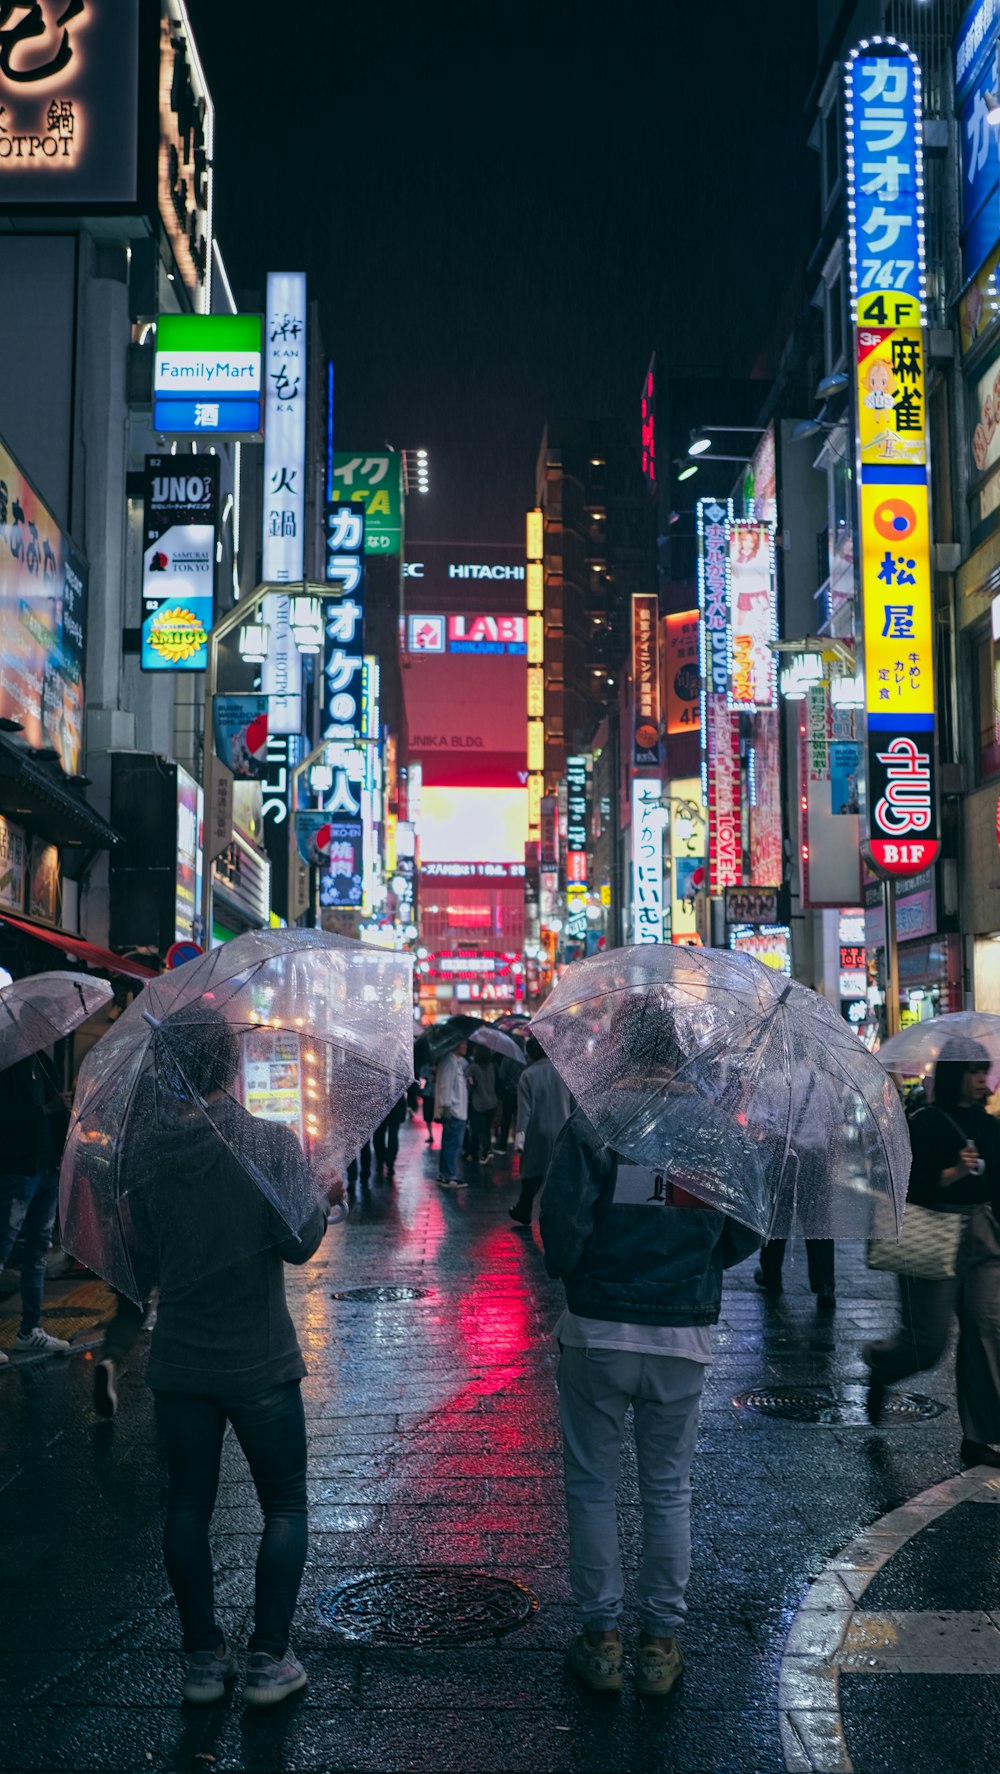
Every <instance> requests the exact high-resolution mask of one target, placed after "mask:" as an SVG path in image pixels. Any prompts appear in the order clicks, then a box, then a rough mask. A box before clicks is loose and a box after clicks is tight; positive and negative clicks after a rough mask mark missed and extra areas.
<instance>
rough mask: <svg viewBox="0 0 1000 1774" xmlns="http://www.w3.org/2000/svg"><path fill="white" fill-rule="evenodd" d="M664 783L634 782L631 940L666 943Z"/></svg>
mask: <svg viewBox="0 0 1000 1774" xmlns="http://www.w3.org/2000/svg"><path fill="white" fill-rule="evenodd" d="M662 800H663V784H662V782H661V781H660V780H659V779H658V778H654V777H650V776H645V777H643V776H636V777H633V780H632V941H633V942H634V943H651V942H662V941H663V807H662Z"/></svg>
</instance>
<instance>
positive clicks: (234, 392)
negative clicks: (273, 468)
mask: <svg viewBox="0 0 1000 1774" xmlns="http://www.w3.org/2000/svg"><path fill="white" fill-rule="evenodd" d="M261 327H262V322H261V317H260V315H259V314H161V316H160V318H159V321H158V322H157V327H156V356H155V358H154V361H153V430H154V431H161V432H164V433H166V434H167V435H168V436H181V437H183V436H192V437H200V436H203V435H208V436H211V437H242V438H258V437H259V436H260V433H261V402H262V387H261V379H262V365H261Z"/></svg>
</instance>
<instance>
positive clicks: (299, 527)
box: [261, 271, 307, 734]
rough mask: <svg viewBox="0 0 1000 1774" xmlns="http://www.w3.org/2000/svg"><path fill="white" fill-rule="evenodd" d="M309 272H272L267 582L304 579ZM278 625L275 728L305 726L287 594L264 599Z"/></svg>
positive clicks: (268, 689)
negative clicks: (307, 286) (303, 724)
mask: <svg viewBox="0 0 1000 1774" xmlns="http://www.w3.org/2000/svg"><path fill="white" fill-rule="evenodd" d="M306 323H307V316H306V279H305V273H304V272H301V271H269V272H268V277H267V313H266V316H265V336H264V350H265V356H264V418H265V431H264V498H263V508H262V544H261V572H262V577H263V578H264V580H265V581H274V582H277V583H281V584H284V583H288V582H294V581H296V580H298V581H301V580H302V579H303V578H304V565H303V563H304V560H305V553H304V549H305V521H306V486H305V482H306ZM264 621H265V622H266V623H267V625H268V627H269V629H270V631H271V640H270V646H269V649H268V655H267V658H266V660H265V661H264V668H263V671H262V672H261V689H262V690H263V692H264V694H265V695H266V696H269V697H270V698H271V703H270V709H271V715H270V722H271V732H272V733H274V734H281V733H285V734H296V733H301V731H302V655H301V654H300V652H299V650H298V647H297V646H296V644H295V637H294V636H293V634H292V627H291V612H290V609H289V600H288V598H287V597H277V596H275V597H269V598H265V600H264Z"/></svg>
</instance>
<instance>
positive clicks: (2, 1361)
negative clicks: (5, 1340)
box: [0, 1349, 10, 1367]
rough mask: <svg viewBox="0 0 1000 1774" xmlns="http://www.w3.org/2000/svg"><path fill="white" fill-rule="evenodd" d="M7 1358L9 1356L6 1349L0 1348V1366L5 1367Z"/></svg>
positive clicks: (8, 1358)
mask: <svg viewBox="0 0 1000 1774" xmlns="http://www.w3.org/2000/svg"><path fill="white" fill-rule="evenodd" d="M9 1360H10V1356H9V1355H8V1354H7V1353H6V1351H5V1350H3V1349H0V1367H6V1366H7V1363H8V1361H9Z"/></svg>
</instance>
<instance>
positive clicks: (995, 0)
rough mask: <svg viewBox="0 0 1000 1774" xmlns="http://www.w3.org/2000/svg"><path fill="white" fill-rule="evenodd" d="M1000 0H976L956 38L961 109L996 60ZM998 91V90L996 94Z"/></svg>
mask: <svg viewBox="0 0 1000 1774" xmlns="http://www.w3.org/2000/svg"><path fill="white" fill-rule="evenodd" d="M998 25H1000V0H974V4H973V5H972V6H970V7H969V10H968V12H967V13H966V15H965V17H964V19H963V20H962V23H961V25H960V26H959V29H958V31H957V33H956V36H955V102H956V105H957V106H958V107H961V106H962V105H963V104H964V103H965V100H966V99H967V98H968V95H969V93H970V92H971V91H972V88H973V87H974V86H975V85H976V84H977V82H978V81H979V79H980V77H981V76H982V74H983V72H984V70H985V68H986V64H987V62H988V61H990V60H991V59H992V53H993V45H994V43H995V42H996V34H997V27H998ZM995 90H996V89H995V88H994V91H995Z"/></svg>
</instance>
